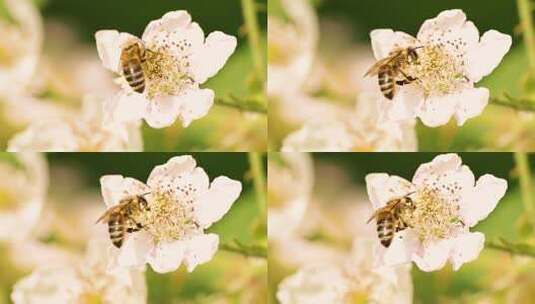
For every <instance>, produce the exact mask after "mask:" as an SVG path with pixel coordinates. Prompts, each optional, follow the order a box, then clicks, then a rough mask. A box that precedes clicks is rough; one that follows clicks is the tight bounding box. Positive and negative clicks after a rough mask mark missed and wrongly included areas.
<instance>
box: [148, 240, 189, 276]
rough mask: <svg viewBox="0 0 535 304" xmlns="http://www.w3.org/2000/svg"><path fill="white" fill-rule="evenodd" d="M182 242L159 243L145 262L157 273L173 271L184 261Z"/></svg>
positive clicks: (183, 245)
mask: <svg viewBox="0 0 535 304" xmlns="http://www.w3.org/2000/svg"><path fill="white" fill-rule="evenodd" d="M185 250H186V247H185V244H184V241H174V242H171V243H168V242H159V243H158V244H157V245H156V247H154V248H153V249H152V250H151V252H150V253H149V255H148V256H147V262H148V263H149V264H150V266H151V267H152V269H153V270H154V271H156V272H158V273H166V272H171V271H175V270H177V269H178V267H180V264H181V263H182V261H183V259H184V253H185Z"/></svg>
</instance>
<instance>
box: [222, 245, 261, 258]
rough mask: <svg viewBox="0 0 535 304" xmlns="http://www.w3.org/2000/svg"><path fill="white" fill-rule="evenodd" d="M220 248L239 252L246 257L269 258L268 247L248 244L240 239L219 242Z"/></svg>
mask: <svg viewBox="0 0 535 304" xmlns="http://www.w3.org/2000/svg"><path fill="white" fill-rule="evenodd" d="M219 249H221V250H225V251H228V252H234V253H238V254H241V255H244V256H246V257H257V258H267V249H266V247H264V246H258V245H253V246H246V245H244V244H241V243H239V242H238V241H234V242H232V243H221V244H219Z"/></svg>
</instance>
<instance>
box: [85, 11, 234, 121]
mask: <svg viewBox="0 0 535 304" xmlns="http://www.w3.org/2000/svg"><path fill="white" fill-rule="evenodd" d="M95 37H96V41H97V49H98V53H99V56H100V59H101V60H102V63H103V65H104V66H105V67H106V68H107V69H109V70H111V71H113V72H116V73H118V74H122V72H121V70H122V68H121V64H120V57H121V52H122V49H123V47H125V45H127V44H130V43H132V42H140V43H142V44H143V45H144V46H145V48H146V50H147V52H146V54H147V56H146V57H147V58H146V61H145V62H144V63H142V65H143V71H144V73H145V81H146V82H145V90H144V92H143V94H139V93H137V92H134V90H133V89H132V88H131V87H130V86H129V85H128V83H127V82H126V80H125V79H124V78H121V79H120V81H121V83H122V88H123V90H122V93H121V94H120V96H119V97H118V98H117V99H115V100H113V101H112V103H111V104H110V105H108V107H107V110H108V111H109V112H110V113H111V116H112V117H113V118H114V120H119V121H122V120H132V119H134V120H135V119H141V118H143V119H145V121H147V123H148V124H149V125H150V126H151V127H153V128H163V127H167V126H170V125H172V124H173V123H174V122H175V120H176V119H177V118H178V119H180V120H181V121H182V125H183V126H184V127H187V126H188V125H189V124H190V123H191V122H192V121H193V120H196V119H199V118H201V117H203V116H205V115H206V114H207V113H208V110H209V109H210V108H211V107H212V104H213V102H214V91H212V90H210V89H201V88H199V86H200V85H201V84H203V83H204V82H206V80H207V79H208V78H210V77H212V76H214V75H215V74H216V73H217V72H218V71H219V70H220V69H221V68H222V67H223V65H224V64H225V63H226V61H227V59H228V58H229V57H230V55H232V53H233V52H234V50H235V49H236V45H237V41H236V38H235V37H233V36H229V35H226V34H224V33H222V32H219V31H215V32H212V33H211V34H209V35H208V36H207V37H206V38H205V36H204V33H203V31H202V29H201V28H200V26H199V25H198V24H197V23H196V22H192V20H191V16H190V15H189V14H188V12H186V11H174V12H169V13H167V14H165V15H164V16H163V17H162V18H161V19H158V20H154V21H152V22H151V23H149V25H148V26H147V28H146V29H145V32H144V33H143V36H142V38H141V40H140V39H139V38H137V37H135V36H133V35H130V34H128V33H119V32H118V31H116V30H104V31H98V32H97V33H96V35H95Z"/></svg>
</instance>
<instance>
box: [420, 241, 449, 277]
mask: <svg viewBox="0 0 535 304" xmlns="http://www.w3.org/2000/svg"><path fill="white" fill-rule="evenodd" d="M453 245H454V242H453V240H451V239H443V240H438V241H432V242H430V243H429V244H426V245H424V248H423V250H422V251H421V252H417V253H415V254H413V256H412V258H413V261H414V262H415V263H416V265H417V266H418V268H420V270H422V271H426V272H429V271H435V270H439V269H441V268H442V267H444V265H446V262H447V261H448V258H449V256H450V252H451V250H452V247H453Z"/></svg>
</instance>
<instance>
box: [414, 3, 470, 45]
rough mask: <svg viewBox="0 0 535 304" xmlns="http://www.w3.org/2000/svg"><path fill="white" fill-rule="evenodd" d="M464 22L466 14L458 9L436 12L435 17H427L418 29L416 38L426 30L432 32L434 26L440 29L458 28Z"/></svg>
mask: <svg viewBox="0 0 535 304" xmlns="http://www.w3.org/2000/svg"><path fill="white" fill-rule="evenodd" d="M465 22H466V15H465V14H464V12H463V11H462V10H460V9H452V10H445V11H442V12H441V13H440V14H438V16H437V17H435V18H432V19H427V20H426V21H425V22H424V23H423V24H422V26H421V27H420V30H419V31H418V39H419V38H420V35H422V34H424V33H426V32H432V31H434V30H435V29H436V28H440V29H450V28H453V29H458V28H460V27H462V26H463V25H464V23H465Z"/></svg>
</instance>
